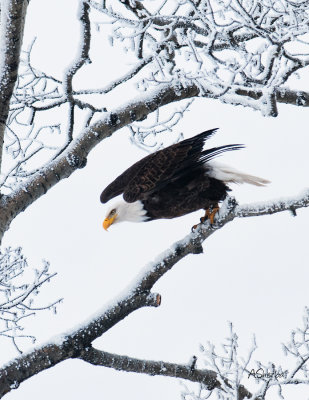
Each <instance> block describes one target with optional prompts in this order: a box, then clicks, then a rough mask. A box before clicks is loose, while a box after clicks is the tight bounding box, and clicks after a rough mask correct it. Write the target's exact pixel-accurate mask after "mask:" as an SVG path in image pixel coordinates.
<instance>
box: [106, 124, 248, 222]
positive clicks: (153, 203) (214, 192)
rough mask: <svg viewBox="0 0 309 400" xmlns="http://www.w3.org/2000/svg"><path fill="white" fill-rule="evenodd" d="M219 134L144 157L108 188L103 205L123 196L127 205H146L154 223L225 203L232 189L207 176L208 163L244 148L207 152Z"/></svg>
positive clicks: (206, 134) (205, 136) (212, 131)
mask: <svg viewBox="0 0 309 400" xmlns="http://www.w3.org/2000/svg"><path fill="white" fill-rule="evenodd" d="M215 131H216V129H213V130H210V131H206V132H203V133H201V134H199V135H197V136H194V137H193V138H190V139H187V140H183V141H181V142H179V143H177V144H174V145H172V146H169V147H167V148H165V149H163V150H159V151H157V152H156V153H153V154H150V155H149V156H147V157H144V158H143V159H142V160H140V161H138V162H137V163H135V164H134V165H132V166H131V167H130V168H128V169H127V170H126V171H125V172H124V173H123V174H121V175H120V176H119V177H118V178H116V179H115V180H114V181H113V182H112V183H111V184H110V185H108V186H107V188H106V189H105V190H104V191H103V192H102V194H101V202H102V203H106V202H107V201H109V200H110V199H112V198H113V197H115V196H118V195H120V194H123V198H124V200H125V201H126V202H129V203H132V202H134V201H137V200H140V201H142V203H143V205H144V209H145V210H146V211H147V216H148V217H149V220H152V219H158V218H174V217H179V216H181V215H185V214H188V213H190V212H193V211H196V210H199V209H207V208H209V207H210V206H214V205H215V204H217V203H218V202H219V201H222V200H224V199H225V197H226V195H227V191H228V190H229V188H228V187H227V186H226V185H225V183H224V182H222V181H220V180H218V179H215V178H211V177H209V176H208V175H207V169H208V168H210V167H207V162H208V161H210V160H211V159H213V158H214V157H216V156H217V155H219V154H221V153H223V152H225V151H229V150H237V149H239V148H241V147H242V146H240V145H227V146H221V147H215V148H212V149H208V150H203V145H204V142H205V140H206V139H207V138H209V137H210V136H211V135H212V134H213V133H214V132H215Z"/></svg>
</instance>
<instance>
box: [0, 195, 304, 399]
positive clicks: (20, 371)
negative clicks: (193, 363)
mask: <svg viewBox="0 0 309 400" xmlns="http://www.w3.org/2000/svg"><path fill="white" fill-rule="evenodd" d="M308 206H309V190H308V189H307V190H306V191H304V192H303V193H302V194H301V195H299V196H297V197H295V198H289V199H286V200H282V199H281V200H278V201H272V202H265V203H259V204H255V205H243V206H239V205H237V203H236V202H235V200H234V199H233V198H228V199H227V200H226V201H225V202H224V203H223V204H222V207H221V209H220V212H219V214H218V215H217V217H216V218H215V223H214V225H210V224H209V222H208V221H207V222H206V223H204V224H201V225H200V226H199V228H198V229H196V231H194V232H192V233H190V234H189V235H187V236H186V237H185V238H184V239H182V240H180V241H178V242H176V243H175V244H174V245H172V246H171V247H170V248H169V249H168V250H167V251H165V252H164V253H163V254H162V255H161V256H159V257H158V258H157V259H156V260H155V261H153V262H152V263H150V264H149V265H147V267H145V270H144V271H142V272H141V278H138V279H137V280H135V281H134V282H133V284H132V285H131V286H130V287H128V288H127V290H126V294H125V295H122V296H121V297H120V298H119V299H115V300H114V302H113V304H112V305H109V306H108V307H106V308H105V309H103V310H100V311H99V313H98V315H97V317H94V318H92V319H91V320H90V321H86V322H85V323H84V324H82V325H81V326H80V327H78V328H77V329H75V330H72V332H70V333H66V334H64V335H62V337H60V338H58V339H57V340H55V341H54V342H53V341H51V343H50V344H48V345H46V346H43V347H41V348H39V349H35V350H33V351H32V352H30V353H28V354H26V355H23V356H21V357H19V358H17V359H15V360H14V361H12V362H11V363H10V364H8V365H7V366H4V367H3V368H2V369H0V398H1V397H2V396H3V395H4V394H5V393H7V392H9V391H10V390H11V389H13V388H16V387H18V385H19V384H20V383H21V382H23V381H25V380H26V379H28V378H29V377H31V376H33V375H35V374H37V373H38V372H40V371H43V370H45V369H47V368H50V367H52V366H54V365H56V364H58V363H59V362H61V361H64V360H67V359H69V358H83V359H85V358H87V354H88V356H89V359H87V361H88V362H90V361H91V360H92V361H93V362H95V357H98V358H97V360H100V359H101V358H100V357H101V356H102V354H101V355H100V354H99V353H97V352H96V353H94V352H95V350H91V352H90V349H89V348H90V347H91V343H92V342H93V340H95V339H96V338H98V337H100V336H102V335H103V334H104V333H105V332H106V331H108V330H109V329H110V328H111V327H113V326H114V325H116V324H117V323H118V322H119V321H121V320H122V319H124V318H125V317H127V316H128V315H129V314H130V313H132V312H133V311H136V310H138V309H139V308H141V307H145V306H154V307H157V306H159V305H160V303H161V296H160V295H159V294H157V293H152V292H151V289H152V287H153V286H154V284H155V283H156V282H157V281H158V280H159V279H160V278H161V277H162V276H163V275H164V274H165V273H166V272H167V271H169V270H170V269H171V268H172V267H173V266H174V265H175V264H177V262H178V261H180V260H181V259H182V258H184V257H185V256H187V255H188V254H199V253H201V252H202V251H203V248H202V244H203V242H204V241H205V240H206V239H207V238H208V237H209V236H211V235H212V234H213V233H214V232H216V231H217V230H218V229H221V228H222V227H223V226H224V225H226V224H227V223H229V222H231V221H232V220H233V219H234V218H245V217H250V216H263V215H268V214H273V213H277V212H283V211H289V210H290V211H292V212H293V213H295V212H296V210H297V209H299V208H303V207H308ZM86 349H88V350H87V351H86ZM103 356H104V354H103ZM119 357H120V356H119ZM97 362H98V363H99V361H97ZM106 362H107V361H106ZM119 362H123V359H119ZM137 365H138V368H137V369H136V370H135V372H140V370H139V368H140V364H138V363H137ZM150 365H151V364H150ZM150 365H149V368H150ZM156 365H157V364H156ZM171 365H172V364H170V367H169V368H172V367H171ZM109 366H111V367H112V365H109ZM130 368H131V367H130ZM132 368H133V367H132ZM156 368H157V366H156ZM180 369H181V368H180ZM163 372H164V371H163ZM158 374H160V373H159V372H158ZM162 375H164V373H162ZM194 376H195V375H194ZM201 376H202V378H203V379H204V377H205V375H201ZM185 379H188V378H185ZM216 387H217V386H216Z"/></svg>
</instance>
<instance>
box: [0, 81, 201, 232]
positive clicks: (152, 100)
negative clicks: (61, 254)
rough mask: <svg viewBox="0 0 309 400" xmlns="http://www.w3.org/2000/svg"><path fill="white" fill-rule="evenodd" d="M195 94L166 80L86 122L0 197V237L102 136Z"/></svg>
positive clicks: (191, 88)
mask: <svg viewBox="0 0 309 400" xmlns="http://www.w3.org/2000/svg"><path fill="white" fill-rule="evenodd" d="M198 93H199V90H198V88H197V86H196V85H195V84H194V83H188V85H187V86H186V87H179V86H178V85H176V84H175V85H173V83H170V84H167V85H162V86H160V88H159V89H157V90H156V91H153V92H151V93H148V92H147V93H146V95H144V96H140V98H139V99H138V100H135V101H132V102H130V103H126V104H124V105H122V106H121V107H119V108H118V109H115V110H113V111H112V112H109V113H106V114H104V117H103V118H102V119H101V120H99V121H97V122H96V123H94V124H92V125H90V126H89V128H86V129H85V130H84V131H82V133H81V134H80V135H79V136H77V137H76V138H75V139H74V140H72V142H71V143H70V145H69V146H68V147H67V148H66V149H65V150H64V151H63V152H62V153H61V154H60V155H58V157H57V158H55V159H54V160H53V161H51V162H50V163H49V164H48V165H47V166H45V167H43V168H41V169H40V170H39V171H38V172H37V173H35V174H34V175H33V176H32V177H31V178H29V179H28V180H27V181H26V182H25V183H24V184H22V185H20V187H18V188H17V189H16V190H15V191H13V192H12V193H10V194H9V195H4V196H2V197H1V198H0V208H1V209H2V210H3V212H2V213H1V214H0V238H2V236H3V234H4V232H5V231H6V230H7V229H8V228H9V226H10V223H11V222H12V220H13V219H14V218H15V217H16V216H17V215H18V214H19V213H20V212H21V211H24V210H25V209H26V208H27V207H28V206H29V205H30V204H32V203H33V202H34V201H35V200H37V199H38V198H40V197H41V196H42V195H44V194H45V193H46V192H47V191H48V190H49V189H50V188H51V187H53V186H54V185H56V184H57V183H58V182H59V181H60V180H62V179H64V178H68V177H69V176H70V175H71V174H72V173H73V172H74V171H76V170H77V169H78V168H83V167H84V166H85V165H86V161H87V156H88V154H89V153H90V151H91V150H92V149H93V148H94V147H95V146H96V145H97V144H99V143H100V142H101V141H102V140H103V139H105V138H107V137H109V136H111V135H112V134H113V133H114V132H116V131H117V130H118V129H121V128H123V127H124V126H127V125H129V124H130V123H132V122H134V121H140V120H143V119H145V118H146V117H147V115H148V114H150V113H151V112H153V111H155V110H157V109H158V108H159V107H162V106H164V105H166V104H169V103H172V102H174V101H178V100H182V99H185V98H190V97H195V96H197V95H198Z"/></svg>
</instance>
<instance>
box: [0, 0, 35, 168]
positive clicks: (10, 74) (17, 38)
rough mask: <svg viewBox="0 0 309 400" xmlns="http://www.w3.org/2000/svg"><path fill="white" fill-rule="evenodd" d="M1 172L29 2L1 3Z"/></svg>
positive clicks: (13, 1) (10, 0) (3, 0)
mask: <svg viewBox="0 0 309 400" xmlns="http://www.w3.org/2000/svg"><path fill="white" fill-rule="evenodd" d="M0 7H1V13H0V54H1V57H0V171H1V162H2V151H3V140H4V131H5V127H6V120H7V117H8V113H9V106H10V100H11V97H12V93H13V89H14V86H15V83H16V80H17V73H18V66H19V59H20V51H21V45H22V40H23V34H24V24H25V17H26V11H27V7H28V1H27V0H1V3H0Z"/></svg>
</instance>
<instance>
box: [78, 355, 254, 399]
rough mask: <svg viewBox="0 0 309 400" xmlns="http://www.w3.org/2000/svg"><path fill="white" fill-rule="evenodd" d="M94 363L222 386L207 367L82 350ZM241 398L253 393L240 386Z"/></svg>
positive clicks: (121, 369) (213, 386) (127, 370)
mask: <svg viewBox="0 0 309 400" xmlns="http://www.w3.org/2000/svg"><path fill="white" fill-rule="evenodd" d="M78 358H80V359H81V360H83V361H86V362H88V363H90V364H92V365H96V366H103V367H107V368H113V369H115V370H117V371H125V372H136V373H140V374H146V375H150V376H168V377H171V378H181V379H186V380H189V381H191V382H199V383H202V384H203V385H205V386H206V388H207V390H213V389H215V388H220V387H221V384H220V381H219V379H218V374H217V373H216V372H215V371H212V370H207V369H195V368H192V367H191V365H189V364H187V365H185V364H175V363H168V362H164V361H153V360H140V359H137V358H133V357H128V356H121V355H118V354H112V353H108V352H106V351H101V350H97V349H95V348H93V347H88V348H86V349H85V350H83V351H82V352H81V354H80V355H79V357H78ZM238 394H239V400H242V399H244V398H245V397H247V398H251V397H252V394H251V393H250V392H249V391H248V390H247V389H246V388H245V387H244V386H242V385H241V386H240V388H239V392H238Z"/></svg>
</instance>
